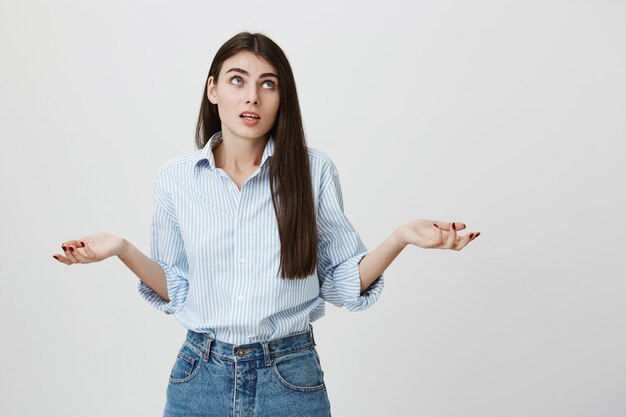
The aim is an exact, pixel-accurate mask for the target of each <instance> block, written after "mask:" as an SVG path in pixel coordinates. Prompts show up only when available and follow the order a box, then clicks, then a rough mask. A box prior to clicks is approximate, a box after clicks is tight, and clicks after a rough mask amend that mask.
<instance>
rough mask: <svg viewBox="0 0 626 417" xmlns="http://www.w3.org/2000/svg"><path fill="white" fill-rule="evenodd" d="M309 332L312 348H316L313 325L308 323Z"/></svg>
mask: <svg viewBox="0 0 626 417" xmlns="http://www.w3.org/2000/svg"><path fill="white" fill-rule="evenodd" d="M309 332H310V333H311V340H313V346H317V344H316V343H315V337H314V336H313V325H312V324H311V323H309Z"/></svg>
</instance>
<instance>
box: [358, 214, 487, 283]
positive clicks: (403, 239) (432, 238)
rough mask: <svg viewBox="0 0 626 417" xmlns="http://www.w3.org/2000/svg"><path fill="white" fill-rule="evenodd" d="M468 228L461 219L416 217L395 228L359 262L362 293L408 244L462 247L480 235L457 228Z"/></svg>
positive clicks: (440, 247) (450, 247)
mask: <svg viewBox="0 0 626 417" xmlns="http://www.w3.org/2000/svg"><path fill="white" fill-rule="evenodd" d="M463 229H465V224H463V223H459V222H452V223H449V222H441V221H438V220H413V221H411V222H409V223H406V224H404V225H402V226H400V227H399V228H398V229H396V230H394V231H393V233H392V234H391V235H389V237H388V238H387V239H385V241H384V242H383V243H381V244H380V245H379V246H378V247H377V248H376V249H374V250H373V251H371V252H369V253H368V254H367V255H365V256H364V257H363V258H362V259H361V262H360V263H359V273H360V275H361V295H363V294H364V293H365V291H366V290H367V289H368V288H369V286H370V285H372V283H373V282H374V281H375V280H376V278H378V277H379V276H380V275H381V274H382V273H383V272H384V271H385V269H387V267H388V266H389V265H390V264H391V262H393V260H394V259H396V257H397V256H398V255H399V254H400V252H402V249H404V248H405V247H406V245H408V244H413V245H416V246H419V247H421V248H424V249H452V250H456V251H458V250H461V249H463V248H464V247H465V246H466V245H467V244H468V243H469V242H470V241H473V240H474V239H476V238H477V237H478V235H480V232H472V233H469V234H466V235H465V236H459V235H457V233H456V232H457V230H463Z"/></svg>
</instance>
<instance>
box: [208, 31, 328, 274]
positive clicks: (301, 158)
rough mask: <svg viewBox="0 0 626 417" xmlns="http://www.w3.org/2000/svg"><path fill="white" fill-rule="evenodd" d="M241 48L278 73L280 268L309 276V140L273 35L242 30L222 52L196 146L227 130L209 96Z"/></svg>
mask: <svg viewBox="0 0 626 417" xmlns="http://www.w3.org/2000/svg"><path fill="white" fill-rule="evenodd" d="M241 51H249V52H252V53H254V54H255V55H256V56H258V57H261V58H263V59H264V60H266V61H267V62H269V63H270V64H272V65H273V66H274V68H276V71H277V72H278V77H279V80H280V85H279V97H280V103H279V106H278V114H277V116H276V121H275V122H274V125H273V126H272V128H271V129H270V131H269V133H270V135H272V136H273V137H274V140H275V143H274V153H273V154H272V157H271V158H270V187H271V191H272V204H273V205H274V213H275V214H276V219H277V222H278V229H279V230H278V232H279V236H280V245H281V249H280V269H281V271H282V277H283V278H286V279H298V278H306V277H308V276H309V275H311V274H312V273H313V272H314V270H315V266H316V264H317V245H318V237H317V223H316V219H315V207H314V204H313V187H312V185H311V173H310V168H309V158H308V152H307V143H306V138H305V135H304V128H303V126H302V116H301V114H300V104H299V103H298V95H297V92H296V83H295V80H294V77H293V72H292V71H291V66H290V65H289V61H288V60H287V57H286V56H285V53H284V52H283V51H282V49H281V48H280V47H279V46H278V45H277V44H276V43H274V41H272V40H271V39H270V38H268V37H267V36H265V35H263V34H261V33H250V32H240V33H238V34H236V35H235V36H233V37H232V38H230V39H229V40H228V41H226V43H224V45H222V46H221V47H220V49H219V50H218V51H217V53H216V54H215V57H214V58H213V62H212V63H211V67H210V69H209V74H208V75H207V79H206V81H205V82H204V94H203V95H202V103H201V104H200V113H199V115H198V124H197V125H196V145H197V147H198V149H201V148H203V147H204V146H205V145H206V144H207V142H208V141H209V139H210V138H211V136H212V135H213V134H214V133H216V132H218V131H220V130H222V122H221V120H220V116H219V114H218V110H217V105H216V104H213V103H211V102H210V101H209V99H208V97H207V82H208V80H209V77H210V76H213V78H214V80H215V83H217V78H218V76H219V73H220V70H221V68H222V64H223V63H224V61H225V60H226V59H228V58H230V57H231V56H233V55H234V54H236V53H238V52H241Z"/></svg>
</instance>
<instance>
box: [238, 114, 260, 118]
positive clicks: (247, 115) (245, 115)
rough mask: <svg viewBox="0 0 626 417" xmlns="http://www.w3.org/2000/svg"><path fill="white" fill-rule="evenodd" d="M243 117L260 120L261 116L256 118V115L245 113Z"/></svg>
mask: <svg viewBox="0 0 626 417" xmlns="http://www.w3.org/2000/svg"><path fill="white" fill-rule="evenodd" d="M241 117H254V118H256V119H258V118H259V116H255V115H254V114H249V113H243V114H242V115H241Z"/></svg>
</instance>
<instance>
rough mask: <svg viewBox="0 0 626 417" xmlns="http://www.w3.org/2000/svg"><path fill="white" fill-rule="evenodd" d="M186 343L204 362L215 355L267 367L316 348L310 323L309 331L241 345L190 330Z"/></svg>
mask: <svg viewBox="0 0 626 417" xmlns="http://www.w3.org/2000/svg"><path fill="white" fill-rule="evenodd" d="M187 341H188V342H189V343H190V344H191V345H193V346H195V347H196V348H197V349H198V350H199V351H200V352H201V353H202V358H203V360H204V361H205V362H208V361H209V357H210V355H212V354H215V355H217V356H220V357H221V358H222V359H225V360H230V361H233V362H244V361H252V360H259V359H263V360H264V361H265V364H266V365H268V366H269V365H271V364H272V362H273V359H274V358H276V357H278V356H282V355H286V354H288V353H293V352H297V351H299V350H304V349H310V348H312V347H314V346H316V343H315V338H314V337H313V326H312V325H311V324H310V323H309V330H307V331H305V332H302V333H296V334H292V335H289V336H285V337H281V338H280V339H273V340H269V341H262V342H255V343H248V344H243V345H233V344H230V343H226V342H222V341H219V340H216V339H215V338H213V337H212V336H211V335H209V334H206V333H198V332H194V331H193V330H191V329H187Z"/></svg>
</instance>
